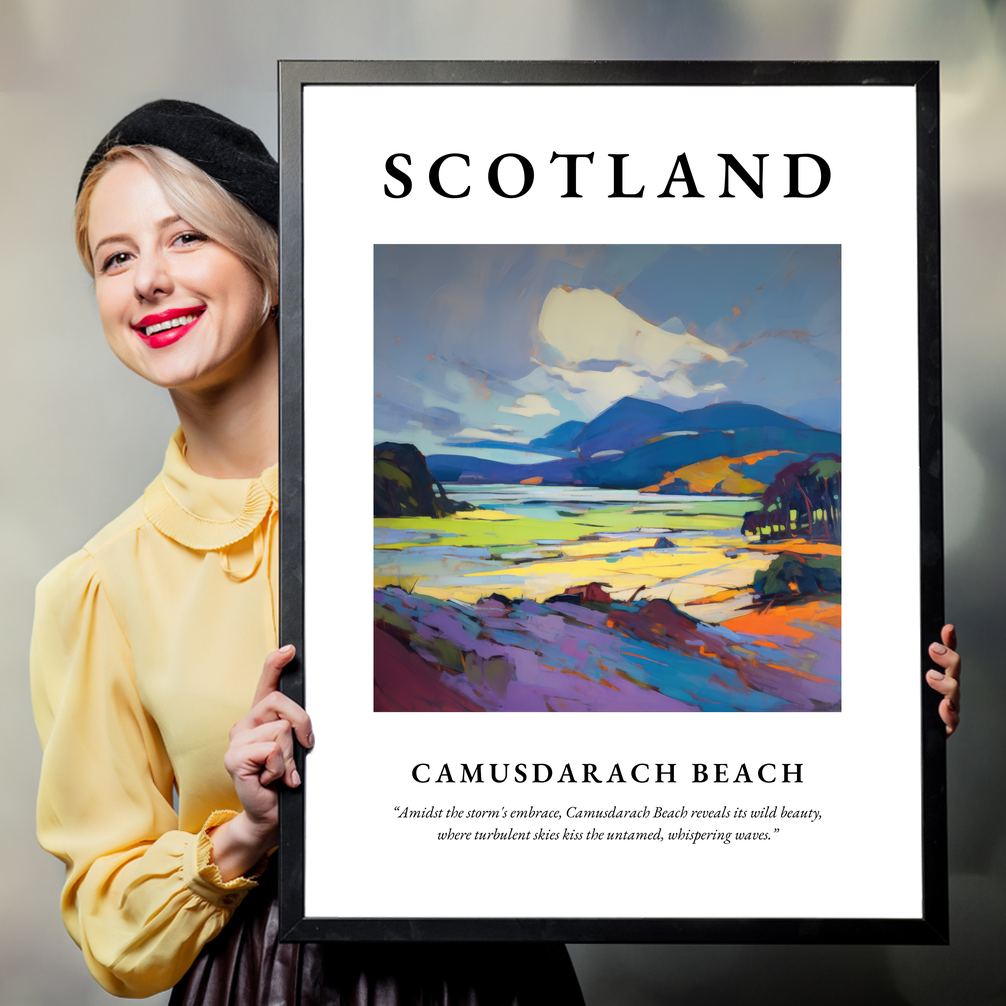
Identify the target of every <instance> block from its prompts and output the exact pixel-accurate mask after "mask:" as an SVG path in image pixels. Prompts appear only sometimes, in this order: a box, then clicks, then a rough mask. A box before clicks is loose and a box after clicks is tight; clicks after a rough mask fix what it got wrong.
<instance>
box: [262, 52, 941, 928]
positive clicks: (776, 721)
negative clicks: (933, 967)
mask: <svg viewBox="0 0 1006 1006" xmlns="http://www.w3.org/2000/svg"><path fill="white" fill-rule="evenodd" d="M280 90H281V122H280V135H281V140H280V152H281V166H282V221H283V223H282V228H281V242H282V244H281V249H282V256H281V257H282V269H281V283H282V291H281V333H282V334H281V338H282V347H283V349H282V352H283V359H282V466H281V472H282V476H281V479H282V481H281V492H282V507H283V522H282V562H283V576H282V599H281V612H282V614H281V622H282V625H281V636H282V639H283V640H284V641H291V642H295V643H296V644H297V646H298V661H297V662H296V665H295V666H294V669H293V672H292V673H291V674H289V675H288V676H287V678H286V684H285V687H286V690H287V691H288V693H289V694H291V695H292V696H294V697H295V698H297V699H298V700H299V701H302V702H304V703H305V704H306V708H307V709H308V711H309V712H310V713H311V716H312V718H313V722H314V727H315V734H316V736H317V738H318V743H317V746H316V748H315V749H314V750H313V751H312V752H311V754H310V756H309V757H307V758H303V757H302V756H301V760H300V764H301V766H302V767H301V774H302V776H303V778H304V780H305V785H304V787H303V789H302V790H298V791H297V792H292V793H291V792H284V794H283V802H282V843H281V853H282V855H281V883H282V891H281V907H282V924H283V928H284V931H285V932H286V934H287V938H288V939H293V940H302V939H312V940H314V939H366V940H371V939H420V940H563V941H573V942H585V941H618V942H623V941H625V942H629V941H633V942H645V941H684V942H703V941H712V942H717V941H743V942H801V941H806V942H878V943H880V942H882V943H894V942H920V943H924V942H941V941H945V940H946V938H947V885H946V841H945V801H944V750H943V728H942V724H941V723H940V721H939V719H938V716H937V713H936V706H937V700H938V696H936V695H935V694H930V692H929V690H928V688H926V686H925V684H924V678H923V675H924V671H925V669H926V667H927V666H928V664H927V662H926V660H927V658H926V647H927V644H928V642H929V641H931V640H935V639H937V638H938V631H939V628H940V626H941V624H942V602H943V599H942V530H941V529H942V512H941V481H940V408H939V401H940V399H939V387H940V385H939V309H940V305H939V214H938V132H937V122H938V73H937V67H936V66H935V64H928V63H927V64H916V63H883V64H880V63H869V64H864V63H856V64H851V63H850V64H842V63H832V64H760V63H757V64H739V63H729V64H726V63H696V64H688V63H684V64H674V63H631V64H627V63H590V64H576V63H525V64H522V63H513V64H511V63H282V64H281V68H280ZM371 426H373V433H374V440H373V443H369V442H368V437H369V427H371ZM371 470H372V471H373V483H371ZM372 484H373V488H371V485H372ZM846 547H848V550H849V553H848V555H847V556H844V559H845V560H846V561H845V562H844V563H843V550H844V548H846ZM368 622H372V623H373V625H372V627H371V626H370V625H368ZM588 713H589V714H592V715H584V714H588ZM576 714H580V715H576Z"/></svg>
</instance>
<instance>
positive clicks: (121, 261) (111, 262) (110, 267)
mask: <svg viewBox="0 0 1006 1006" xmlns="http://www.w3.org/2000/svg"><path fill="white" fill-rule="evenodd" d="M128 261H129V252H116V253H115V254H114V255H109V256H108V258H107V259H105V261H104V263H103V264H102V267H101V271H102V272H109V271H114V270H115V269H117V268H118V267H119V266H121V265H125V264H126V263H127V262H128Z"/></svg>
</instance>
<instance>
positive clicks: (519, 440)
mask: <svg viewBox="0 0 1006 1006" xmlns="http://www.w3.org/2000/svg"><path fill="white" fill-rule="evenodd" d="M508 431H509V432H508ZM520 432H521V431H520V430H515V429H513V427H498V426H497V427H494V428H493V429H491V430H478V429H475V428H474V427H471V426H468V427H466V428H465V429H463V430H461V431H460V432H459V433H457V434H455V435H454V437H453V442H455V443H463V442H465V441H482V440H498V441H500V442H501V443H505V444H526V443H529V442H530V437H515V436H514V433H520Z"/></svg>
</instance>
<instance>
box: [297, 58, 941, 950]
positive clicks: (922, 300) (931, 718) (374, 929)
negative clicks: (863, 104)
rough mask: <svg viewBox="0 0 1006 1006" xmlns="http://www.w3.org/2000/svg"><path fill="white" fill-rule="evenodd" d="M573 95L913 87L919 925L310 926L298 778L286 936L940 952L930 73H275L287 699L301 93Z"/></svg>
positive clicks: (935, 126)
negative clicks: (502, 90)
mask: <svg viewBox="0 0 1006 1006" xmlns="http://www.w3.org/2000/svg"><path fill="white" fill-rule="evenodd" d="M346 84H354V85H360V84H366V85H373V86H381V85H387V84H399V85H401V84H408V85H435V86H443V87H450V86H453V85H457V84H468V85H480V86H487V87H508V86H514V85H517V86H519V85H528V84H534V85H556V84H565V85H569V84H575V85H578V86H584V87H590V86H597V85H616V86H617V85H634V84H635V85H638V84H646V85H659V86H666V87H669V88H673V87H675V86H681V85H705V86H727V85H733V86H744V87H748V86H750V87H771V88H775V87H792V86H800V85H814V86H853V87H868V88H884V87H890V86H902V87H911V88H914V91H915V108H916V137H917V144H916V157H917V241H918V274H917V275H918V352H919V383H918V402H919V417H920V428H919V458H918V462H919V485H920V529H921V540H920V543H919V559H918V561H919V563H920V567H921V638H920V639H919V641H918V660H919V668H920V674H919V685H918V687H919V690H920V694H921V708H922V722H921V724H920V728H919V751H918V754H919V758H920V761H921V767H922V771H921V777H922V804H921V806H922V820H921V822H920V823H919V832H918V834H919V841H920V842H921V844H922V863H923V878H922V890H923V905H922V910H921V917H919V918H911V919H904V918H893V919H876V918H869V919H853V918H800V919H795V918H665V919H655V918H648V919H633V918H559V919H555V918H553V919H547V918H409V919H404V918H363V917H357V918H318V917H309V916H307V915H305V908H304V906H305V891H304V882H305V869H304V862H305V807H306V802H307V801H308V800H310V799H311V773H310V767H311V766H310V758H305V753H304V751H303V750H298V752H297V762H298V766H299V769H300V772H301V776H302V778H303V779H304V785H303V786H302V787H301V788H300V789H298V790H292V791H291V790H283V791H282V794H281V802H280V811H281V822H280V823H281V829H280V836H281V838H280V848H279V883H280V927H281V932H282V934H283V936H282V938H283V939H284V940H287V941H348V940H367V941H383V940H392V941H409V940H424V941H486V940H494V941H495V940H499V941H563V942H619V943H622V942H625V943H633V942H639V943H660V942H666V943H752V944H777V943H808V944H839V943H844V944H940V943H946V942H948V938H949V934H948V885H947V838H946V783H945V736H944V729H943V725H942V723H941V722H940V720H939V717H938V714H937V705H938V701H939V696H938V695H936V694H935V693H933V692H932V691H931V690H930V689H929V688H928V687H927V686H926V684H925V680H924V673H925V669H926V668H927V667H928V666H929V664H928V657H927V646H928V643H929V642H930V641H931V640H935V639H938V638H939V631H940V627H941V626H942V624H943V608H944V596H943V512H942V508H943V503H942V460H941V379H940V212H939V69H938V64H937V63H935V62H820V63H814V62H617V61H616V62H445V61H431V62H398V61H379V62H354V61H318V62H311V61H282V62H281V63H280V65H279V106H280V112H279V119H280V164H281V205H280V220H281V226H280V249H281V269H280V290H281V293H280V305H281V307H280V338H281V370H280V374H281V378H280V379H281V426H280V457H281V467H280V497H281V513H282V520H281V524H280V535H281V537H280V548H281V578H280V585H281V598H280V639H281V642H283V643H287V642H292V643H294V644H295V645H296V646H297V648H298V653H297V657H296V659H295V661H294V662H293V663H292V664H291V665H290V666H289V668H288V669H287V671H286V672H285V673H284V676H283V681H282V688H283V690H284V692H285V693H286V694H287V695H289V696H291V697H292V698H293V699H294V700H295V701H297V702H300V703H302V704H306V708H307V709H308V710H309V711H310V709H311V705H310V689H309V683H308V668H309V667H310V653H309V652H308V651H307V650H305V648H304V610H305V606H304V570H305V563H306V562H310V556H306V555H305V549H304V488H305V487H304V426H303V423H304V395H303V387H304V384H303V376H304V375H303V366H304V363H303V343H302V339H303V321H304V311H303V303H302V292H303V271H304V266H303V258H302V255H303V217H302V175H301V164H302V162H301V157H302V119H301V112H302V95H303V90H304V88H305V86H308V85H311V86H314V85H325V86H331V87H339V86H342V85H346Z"/></svg>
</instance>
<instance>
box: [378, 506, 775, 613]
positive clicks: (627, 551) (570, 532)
mask: <svg viewBox="0 0 1006 1006" xmlns="http://www.w3.org/2000/svg"><path fill="white" fill-rule="evenodd" d="M746 505H747V506H748V507H750V505H751V504H750V503H747V504H746ZM741 520H742V518H741V516H740V515H739V514H738V513H710V514H699V513H665V512H660V511H657V512H654V511H653V510H652V509H643V508H636V507H603V508H597V509H592V510H587V511H586V512H584V513H582V514H578V515H576V516H570V517H563V518H560V519H558V520H542V519H536V518H527V517H520V516H514V515H511V514H509V513H505V512H503V511H498V510H475V511H468V512H465V513H460V514H456V515H454V516H452V517H446V518H440V519H437V518H431V517H413V518H397V519H393V520H392V519H378V520H375V525H377V526H380V527H389V528H394V529H396V530H398V531H401V530H408V531H415V532H416V538H415V539H414V540H412V541H409V540H405V541H398V542H396V543H395V544H394V545H380V546H377V551H378V553H379V554H380V553H387V561H386V562H384V561H381V559H378V560H377V562H376V564H375V571H374V572H375V586H378V587H385V586H390V585H397V586H405V587H406V588H407V589H409V590H410V591H414V592H416V593H419V594H424V595H426V596H430V597H436V598H441V599H445V600H446V599H448V598H453V599H455V600H459V601H463V602H467V603H474V602H475V601H477V600H478V599H479V598H480V597H485V596H486V595H488V594H490V593H492V592H494V591H496V592H499V593H501V594H505V595H506V596H508V597H514V598H516V597H524V598H531V599H533V600H536V601H543V600H545V599H546V598H548V597H551V596H553V595H555V594H559V593H562V592H563V591H564V590H566V589H567V588H568V587H572V586H575V585H578V584H585V583H591V582H594V583H600V584H603V585H605V589H606V590H607V591H608V593H610V594H611V595H612V596H613V597H615V598H616V599H618V600H629V599H630V598H632V597H635V598H636V599H637V600H641V599H653V598H658V597H659V598H665V599H667V600H670V601H672V602H674V603H675V604H685V603H687V602H689V601H695V600H700V599H703V598H707V597H713V596H714V595H716V594H722V593H724V592H727V593H731V592H733V591H736V590H743V589H744V588H745V587H747V586H749V585H750V584H751V581H752V579H753V577H754V574H755V572H757V571H758V570H760V569H765V568H766V567H767V566H768V565H769V564H770V562H771V561H772V558H773V555H772V554H766V553H763V552H761V551H751V552H748V551H746V544H747V542H746V541H745V540H744V539H743V538H742V536H741V535H740V525H741ZM633 532H635V533H633ZM430 535H436V537H435V538H433V539H431V538H430V537H429V536H430ZM608 535H617V537H608ZM595 536H596V537H595ZM660 538H666V539H667V540H668V541H669V542H670V543H671V546H672V547H670V548H655V547H654V546H655V545H656V544H657V542H658V541H659V539H660ZM584 539H586V540H584ZM444 546H449V547H450V548H451V549H452V550H456V549H464V548H466V547H467V548H471V549H472V551H473V554H475V553H478V554H479V555H483V556H484V555H485V551H483V550H487V551H488V553H489V559H490V561H492V565H493V567H494V568H491V569H487V568H485V565H486V563H485V562H482V563H475V562H473V563H471V564H470V565H471V568H470V570H468V571H465V565H466V564H465V563H464V561H463V560H458V559H457V552H455V551H452V557H453V560H454V561H452V562H451V563H450V564H449V566H447V567H445V566H444V564H442V563H440V562H437V561H436V560H435V559H434V556H435V554H436V553H437V551H438V547H439V548H443V547H444ZM424 548H426V549H430V550H431V554H430V559H431V562H430V563H429V564H428V566H421V567H420V569H419V570H417V567H416V563H415V557H416V556H417V555H421V554H422V553H421V551H420V550H422V549H424ZM402 549H407V550H408V552H409V555H410V558H411V559H412V561H410V562H409V563H408V564H407V566H406V565H402V566H400V565H399V564H398V563H397V562H396V561H395V553H396V552H400V550H402ZM382 558H383V557H382ZM736 607H737V605H736V603H730V602H729V601H728V600H725V601H724V603H713V604H709V605H703V610H702V618H703V619H704V620H707V621H713V620H719V617H729V615H730V614H731V613H733V612H734V611H735V610H736Z"/></svg>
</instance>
